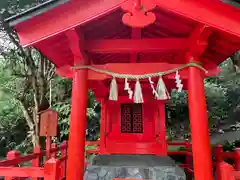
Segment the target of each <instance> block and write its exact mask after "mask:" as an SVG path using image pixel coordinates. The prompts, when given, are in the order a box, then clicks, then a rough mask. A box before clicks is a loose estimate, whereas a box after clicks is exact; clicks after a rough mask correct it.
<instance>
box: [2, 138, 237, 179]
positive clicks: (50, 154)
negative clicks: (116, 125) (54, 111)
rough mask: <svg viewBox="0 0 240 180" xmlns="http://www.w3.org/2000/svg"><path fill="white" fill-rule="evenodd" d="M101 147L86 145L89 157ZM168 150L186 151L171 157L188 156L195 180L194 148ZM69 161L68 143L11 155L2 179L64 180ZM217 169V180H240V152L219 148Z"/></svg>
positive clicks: (184, 144)
mask: <svg viewBox="0 0 240 180" xmlns="http://www.w3.org/2000/svg"><path fill="white" fill-rule="evenodd" d="M99 144H100V143H99V141H96V142H86V147H90V148H86V156H88V155H89V154H98V152H99ZM168 146H176V147H183V149H182V151H179V150H176V151H169V152H168V155H170V156H172V155H182V156H184V158H185V160H184V163H181V164H179V166H180V167H182V168H184V170H185V172H186V174H187V179H192V178H193V176H194V175H193V172H194V171H193V158H192V151H191V144H190V143H189V142H188V141H185V142H168ZM226 158H230V159H232V160H233V162H234V165H233V166H231V165H230V164H228V163H226V162H225V161H224V160H225V159H226ZM66 161H67V142H64V143H63V144H62V145H60V146H57V145H56V144H52V145H51V148H50V149H48V150H46V151H40V148H38V147H36V148H35V149H34V152H33V153H32V154H30V155H26V156H20V154H19V153H18V152H15V151H11V152H9V153H8V154H7V158H6V160H4V161H0V177H5V179H6V180H16V179H17V180H22V179H26V178H31V179H33V180H38V179H39V178H44V179H46V180H62V179H64V178H65V177H66ZM26 163H27V164H26ZM213 165H214V167H215V169H216V180H240V173H239V172H240V149H236V150H235V151H234V152H223V149H222V146H220V145H218V146H217V147H216V149H215V162H214V164H213ZM13 175H14V177H13ZM15 177H18V178H15Z"/></svg>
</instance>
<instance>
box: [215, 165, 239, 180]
mask: <svg viewBox="0 0 240 180" xmlns="http://www.w3.org/2000/svg"><path fill="white" fill-rule="evenodd" d="M219 167H220V179H217V180H237V179H236V178H235V170H234V168H233V167H232V166H231V165H230V164H228V163H226V162H223V161H222V162H221V163H220V164H219Z"/></svg>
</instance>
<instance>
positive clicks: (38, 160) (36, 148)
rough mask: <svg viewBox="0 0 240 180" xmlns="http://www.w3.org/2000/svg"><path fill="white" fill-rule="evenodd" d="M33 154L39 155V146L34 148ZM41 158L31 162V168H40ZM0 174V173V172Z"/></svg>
mask: <svg viewBox="0 0 240 180" xmlns="http://www.w3.org/2000/svg"><path fill="white" fill-rule="evenodd" d="M33 152H34V154H35V153H36V154H40V153H41V148H40V147H39V146H36V147H34V149H33ZM41 158H42V156H40V155H39V156H37V158H36V159H33V160H32V167H40V166H41ZM0 172H1V171H0ZM32 180H38V178H32Z"/></svg>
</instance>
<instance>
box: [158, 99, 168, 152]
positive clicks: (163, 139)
mask: <svg viewBox="0 0 240 180" xmlns="http://www.w3.org/2000/svg"><path fill="white" fill-rule="evenodd" d="M158 107H159V116H160V117H159V119H158V121H160V131H159V138H160V142H161V151H162V153H161V155H164V156H167V140H166V113H165V103H164V102H161V103H160V104H159V105H158ZM156 125H157V124H156Z"/></svg>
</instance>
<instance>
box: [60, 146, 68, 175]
mask: <svg viewBox="0 0 240 180" xmlns="http://www.w3.org/2000/svg"><path fill="white" fill-rule="evenodd" d="M60 147H62V148H64V149H61V159H60V161H61V176H60V177H61V179H63V178H65V177H66V167H67V166H66V165H67V149H66V147H67V141H64V142H63V144H62V145H61V146H60Z"/></svg>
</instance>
